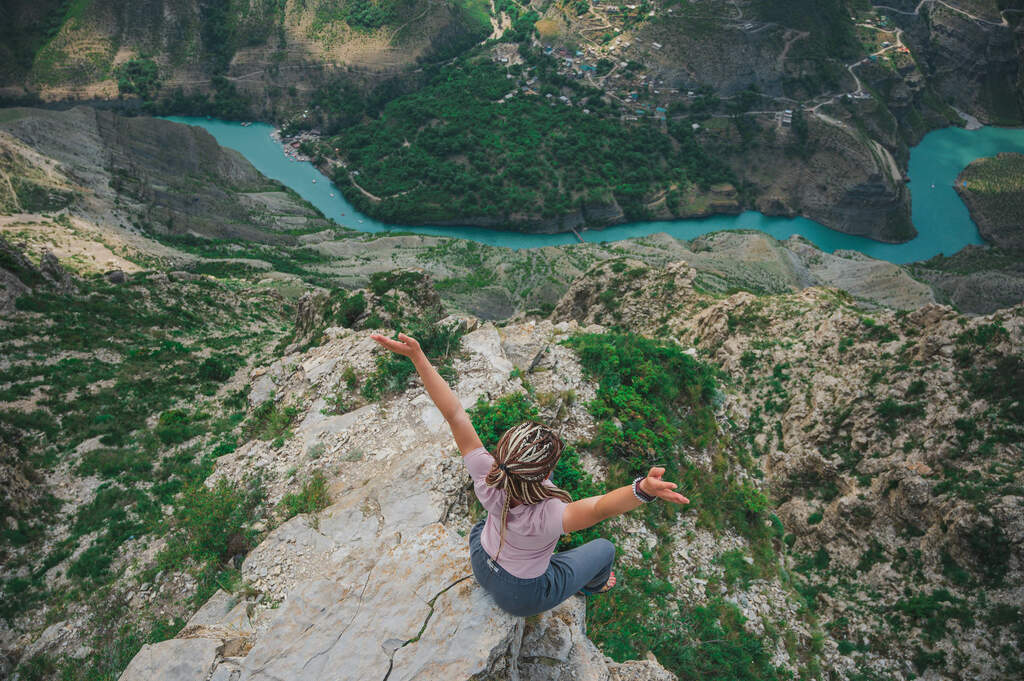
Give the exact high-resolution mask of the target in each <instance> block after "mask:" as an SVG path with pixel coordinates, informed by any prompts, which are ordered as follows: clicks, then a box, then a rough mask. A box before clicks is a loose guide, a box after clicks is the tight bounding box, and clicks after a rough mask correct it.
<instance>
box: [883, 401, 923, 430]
mask: <svg viewBox="0 0 1024 681" xmlns="http://www.w3.org/2000/svg"><path fill="white" fill-rule="evenodd" d="M875 413H876V414H878V416H879V417H880V418H881V423H879V427H880V428H881V429H882V430H883V431H885V432H886V433H888V434H889V435H895V434H896V432H897V430H898V429H899V426H900V423H901V422H902V421H904V420H906V419H912V418H921V417H922V416H924V403H922V402H897V401H896V400H894V399H893V398H891V397H887V398H885V400H884V401H883V402H882V403H881V404H879V405H878V406H877V407H875Z"/></svg>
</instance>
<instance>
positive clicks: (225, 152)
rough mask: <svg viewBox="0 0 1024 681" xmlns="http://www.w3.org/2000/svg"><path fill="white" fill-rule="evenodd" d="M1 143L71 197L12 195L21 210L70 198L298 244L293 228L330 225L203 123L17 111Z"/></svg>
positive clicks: (81, 205) (179, 226)
mask: <svg viewBox="0 0 1024 681" xmlns="http://www.w3.org/2000/svg"><path fill="white" fill-rule="evenodd" d="M0 146H2V147H3V148H5V150H6V153H8V154H9V155H11V157H12V158H15V157H17V158H23V159H32V161H31V162H29V161H24V162H21V163H20V165H21V166H28V167H29V168H30V169H32V172H34V173H36V174H42V175H43V176H45V177H48V178H49V180H48V182H49V183H50V184H51V185H53V186H54V187H55V188H56V191H57V192H58V193H57V194H56V195H55V196H57V197H58V198H61V199H62V201H61V202H59V203H57V204H56V205H50V204H53V203H54V201H55V200H56V199H55V198H53V197H51V198H50V199H47V200H46V201H44V203H43V204H41V205H40V206H34V205H33V204H26V205H22V202H21V201H17V202H11V201H8V202H7V205H6V208H7V209H8V210H9V211H12V212H34V211H32V210H30V209H31V208H35V209H36V210H39V209H40V208H42V209H46V208H49V209H51V210H52V209H54V208H60V207H65V206H70V212H71V213H72V214H74V215H80V216H82V217H84V218H87V219H90V220H92V221H95V222H101V223H108V224H111V225H112V226H116V227H128V226H129V225H132V226H134V227H135V228H136V229H141V230H144V231H151V232H154V233H156V234H160V235H171V236H182V235H187V234H192V235H198V236H207V237H217V238H234V239H241V240H246V241H259V242H270V243H296V242H297V241H296V238H295V237H294V236H292V235H289V234H281V233H280V232H281V231H283V230H293V229H295V228H308V229H310V231H315V230H317V229H320V228H323V227H325V226H327V224H328V223H327V222H326V221H325V220H323V219H322V217H321V216H320V215H319V214H318V213H317V212H316V211H315V210H314V209H313V208H312V207H310V206H308V205H307V204H303V203H301V202H300V201H299V200H297V199H295V198H294V197H293V196H292V195H291V194H289V193H287V192H286V191H284V189H283V187H281V185H280V184H278V183H275V182H272V181H269V180H267V179H266V178H265V177H263V176H262V175H261V174H260V173H259V172H258V171H257V170H256V169H255V168H253V167H252V165H251V164H250V163H249V162H248V161H246V160H245V159H244V158H243V157H242V156H241V154H239V153H238V152H236V151H233V150H231V149H225V148H223V147H221V146H220V145H218V144H217V142H216V140H214V139H213V137H212V136H211V135H210V134H209V133H207V132H206V131H205V130H202V129H200V128H194V127H190V126H185V125H180V124H178V123H171V122H170V121H164V120H160V119H153V118H125V117H122V116H117V115H115V114H113V113H111V112H109V111H101V110H97V109H92V108H87V107H77V108H74V109H71V110H69V111H61V112H57V111H44V110H37V109H13V110H10V112H9V115H8V117H7V119H6V121H5V122H4V123H0ZM15 176H16V177H18V176H23V173H21V172H18V173H16V174H15ZM27 177H29V178H31V174H28V175H27ZM37 184H39V183H37ZM39 186H45V183H43V184H40V185H39ZM52 191H53V190H51V193H52ZM22 194H24V192H22Z"/></svg>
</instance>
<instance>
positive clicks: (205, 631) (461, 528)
mask: <svg viewBox="0 0 1024 681" xmlns="http://www.w3.org/2000/svg"><path fill="white" fill-rule="evenodd" d="M576 328H577V327H576V325H574V324H566V325H560V326H558V327H555V326H552V325H551V324H545V325H543V326H541V327H536V328H529V330H527V329H517V330H515V331H511V332H509V333H507V334H505V337H506V339H507V340H503V334H502V333H499V331H498V330H497V329H496V328H495V327H493V326H491V325H487V326H484V327H481V328H478V329H476V330H473V331H471V332H470V333H468V334H467V335H466V336H464V337H463V339H462V347H463V349H464V351H465V354H464V356H463V358H462V359H461V360H460V361H458V362H457V363H456V368H457V371H458V375H459V379H458V382H457V386H456V387H457V391H458V393H459V395H460V398H461V399H462V401H463V402H464V403H465V404H467V406H468V405H471V404H472V403H473V402H474V401H475V400H476V398H477V397H485V396H486V395H495V396H497V395H499V394H502V393H505V392H507V391H509V390H510V389H514V388H515V387H516V384H517V382H518V379H513V378H510V372H511V371H512V370H513V369H514V368H515V367H516V365H517V364H520V365H521V362H522V361H523V358H526V361H527V362H528V361H529V358H530V357H532V353H534V352H535V350H536V349H538V348H543V347H546V346H547V345H548V343H550V342H555V341H557V340H558V339H559V338H564V337H565V336H566V335H567V334H568V333H570V332H572V331H573V330H575V329H576ZM523 331H527V333H526V334H523ZM517 332H518V334H519V335H517ZM374 347H375V344H374V343H373V341H371V340H370V339H369V337H368V334H366V333H355V332H352V331H350V330H348V329H341V328H333V329H328V330H327V338H326V342H324V343H323V344H322V345H319V346H317V347H314V348H312V349H310V350H307V351H305V352H303V353H294V354H290V355H286V356H285V357H283V358H281V360H279V361H278V362H275V363H274V364H273V365H271V366H269V367H265V368H261V369H260V370H258V371H255V372H254V381H253V389H252V392H251V393H250V400H251V401H252V402H253V403H254V404H258V403H262V401H263V400H264V399H271V400H278V401H280V403H281V404H289V405H293V406H295V407H297V408H298V412H299V413H298V415H297V416H296V424H295V426H294V427H293V429H292V433H291V436H290V437H289V438H288V439H287V441H286V442H285V443H284V444H283V446H282V447H280V448H275V447H274V446H273V445H271V444H270V443H268V442H261V441H259V440H254V441H251V442H248V443H246V444H245V445H243V446H242V447H241V448H239V449H238V450H236V451H235V452H233V453H231V454H229V455H227V456H225V457H222V458H221V459H219V461H218V463H217V469H216V471H215V473H214V475H213V478H211V481H212V480H213V479H214V478H219V477H222V476H223V477H226V478H227V479H229V480H241V479H243V478H244V476H246V475H248V474H251V473H252V472H253V471H261V475H262V476H263V477H264V479H265V480H266V481H267V482H268V483H270V487H269V488H268V494H269V495H270V498H271V499H276V498H280V497H281V495H282V494H283V493H284V492H285V491H287V489H288V487H289V483H288V481H287V479H283V478H279V472H280V471H282V470H285V469H288V468H295V469H297V470H296V472H295V475H296V476H297V477H298V478H302V477H304V476H305V475H306V474H307V473H308V471H311V470H326V471H331V477H330V482H329V491H330V494H331V496H332V497H333V499H334V503H333V504H332V505H330V506H328V507H327V508H325V509H324V510H322V511H320V512H318V513H314V514H301V515H298V516H296V517H294V518H292V519H291V520H288V521H287V522H285V523H283V524H282V525H280V526H279V527H277V528H276V529H275V530H273V531H272V532H270V533H269V534H268V535H267V536H266V538H265V539H264V540H263V541H262V542H261V543H260V544H259V545H258V546H257V547H256V548H254V549H253V550H252V551H251V552H250V553H249V554H248V555H247V556H246V557H245V560H244V562H243V563H242V567H241V573H242V576H243V578H244V580H245V581H246V583H248V584H250V585H251V587H250V590H249V595H248V596H242V597H239V596H235V597H230V596H229V595H228V594H225V593H223V592H218V593H217V594H216V595H215V596H214V597H213V598H212V599H211V600H210V601H208V602H207V603H206V604H205V605H204V606H203V607H202V608H201V609H200V610H199V611H198V612H197V613H195V614H194V615H193V616H192V617H191V618H190V619H189V621H188V622H187V623H186V624H185V626H184V628H183V629H182V630H181V631H180V632H179V633H178V636H177V637H176V638H175V639H171V640H169V641H165V642H163V643H159V644H156V645H153V646H147V647H144V648H143V649H142V650H141V651H140V652H139V654H138V655H137V656H136V657H135V659H134V660H133V661H132V663H131V664H130V665H129V666H128V668H127V669H126V670H125V672H124V674H123V675H122V676H121V679H122V681H135V680H136V679H137V680H139V681H142V680H143V679H147V678H152V675H153V674H156V675H158V676H159V675H162V674H169V673H170V670H172V669H177V668H178V666H181V665H187V667H188V670H187V673H184V674H183V676H181V678H196V679H199V678H202V679H205V678H207V676H206V675H208V674H211V673H212V674H213V676H212V677H210V678H217V679H220V678H224V679H228V678H231V679H282V680H283V679H293V678H297V677H299V676H302V675H306V674H308V675H310V677H311V678H326V677H328V676H330V677H331V678H338V679H353V680H356V679H360V680H361V679H368V678H387V679H410V680H411V679H438V680H441V679H463V678H488V679H522V680H528V679H529V680H537V681H540V680H542V679H551V680H554V679H593V680H595V681H596V680H598V679H601V680H613V679H623V680H625V679H635V680H637V681H642V680H643V681H646V680H650V681H671V680H672V679H674V678H675V676H674V675H672V674H670V673H668V672H666V671H665V670H664V669H663V668H661V667H660V665H658V664H657V663H656V662H654V661H651V660H644V661H633V662H627V663H625V664H618V663H615V662H612V661H611V660H610V659H608V658H606V657H605V656H604V655H603V654H602V653H601V652H600V651H598V649H597V648H596V647H595V646H594V644H593V643H592V642H591V641H590V640H589V639H587V638H586V634H585V624H584V616H585V608H584V604H583V599H582V598H576V597H574V598H573V599H570V601H568V602H567V603H565V604H564V605H563V606H561V607H559V608H557V609H555V610H553V611H551V612H549V613H546V614H545V615H543V616H541V617H539V618H529V619H527V620H523V619H522V618H514V617H511V616H509V615H507V614H505V613H503V612H501V611H500V610H499V609H498V608H497V607H496V606H495V605H494V604H493V601H491V600H490V597H489V596H487V594H486V593H485V592H483V591H482V590H481V589H480V587H479V586H478V585H477V584H476V582H475V580H474V578H473V576H472V572H471V568H470V565H469V551H468V544H467V531H468V529H469V527H470V525H471V523H472V520H471V517H470V515H469V513H470V504H469V495H470V494H471V492H470V491H469V490H468V489H467V487H466V484H465V483H466V478H465V471H464V468H463V465H462V462H461V460H460V457H459V455H458V452H457V451H454V450H453V447H452V442H451V435H450V432H449V431H448V428H447V426H446V424H445V423H444V419H443V418H442V416H441V414H440V413H439V412H438V411H437V410H436V409H435V408H434V407H433V405H432V404H431V403H430V401H429V398H428V397H427V396H426V394H425V393H424V392H423V390H422V389H416V388H414V389H413V390H412V391H411V392H409V393H403V394H402V395H400V396H399V397H398V398H397V399H388V400H387V401H386V402H382V403H381V404H374V403H371V404H366V405H365V406H361V407H359V408H356V409H353V410H350V411H345V412H344V413H334V410H332V409H330V402H329V401H328V400H329V398H330V397H331V395H332V394H333V391H334V390H335V389H337V386H340V385H342V384H343V383H344V375H345V372H346V370H354V371H355V372H356V373H357V374H358V375H360V376H367V375H369V374H370V373H372V371H373V367H374V356H375V351H374ZM510 355H511V357H512V358H514V359H515V361H516V364H514V363H513V361H512V360H510V358H509V356H510ZM571 357H572V355H571V352H570V351H569V350H567V349H565V348H558V347H555V348H552V354H551V355H550V356H549V357H548V359H547V363H551V364H552V365H558V366H559V367H560V368H559V370H558V373H557V375H553V376H551V377H550V380H549V381H545V383H551V384H552V386H553V387H559V388H561V389H566V388H567V387H568V386H576V387H578V388H579V389H580V394H581V396H583V395H586V394H588V392H589V389H588V388H587V387H586V386H585V385H583V380H582V376H581V374H580V369H579V367H578V365H575V362H574V361H573V360H572V358H571ZM523 368H524V369H525V368H527V367H526V366H523ZM586 418H587V417H586V415H585V414H583V413H578V414H577V413H574V414H572V415H571V416H569V417H568V419H567V420H566V422H565V423H563V427H564V428H565V430H566V431H567V432H576V431H577V430H578V429H579V428H580V427H581V426H582V425H583V424H582V423H580V420H581V419H582V420H585V419H586ZM139 597H141V594H140V596H139Z"/></svg>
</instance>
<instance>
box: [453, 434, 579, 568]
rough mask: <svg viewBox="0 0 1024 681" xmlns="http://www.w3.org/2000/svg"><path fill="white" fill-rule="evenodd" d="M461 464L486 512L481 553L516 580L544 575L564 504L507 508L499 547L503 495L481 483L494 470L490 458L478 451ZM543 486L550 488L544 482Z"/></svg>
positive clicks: (558, 533) (553, 502) (556, 501)
mask: <svg viewBox="0 0 1024 681" xmlns="http://www.w3.org/2000/svg"><path fill="white" fill-rule="evenodd" d="M463 460H464V461H465V462H466V468H467V469H469V474H470V477H472V478H473V488H474V491H475V492H476V496H477V498H478V499H479V500H480V503H481V504H483V507H484V508H485V509H486V510H487V522H486V524H485V525H484V530H483V533H482V535H481V537H480V543H481V544H482V545H483V548H484V550H485V551H486V552H487V554H488V555H489V556H491V558H493V557H494V556H495V555H498V561H497V562H498V564H499V565H501V567H503V568H505V570H507V571H508V572H509V573H511V574H513V575H515V576H516V577H520V578H522V579H530V578H532V577H537V576H539V575H542V574H544V571H545V570H546V569H547V567H548V563H549V562H550V560H551V554H552V552H553V551H554V550H555V545H556V544H557V543H558V538H559V537H560V536H561V535H562V516H563V515H564V513H565V507H566V506H567V504H566V503H565V502H564V501H562V500H561V499H554V498H552V499H545V500H544V501H541V502H540V503H536V504H521V505H519V506H515V507H514V508H509V510H508V514H507V517H506V520H505V537H504V544H502V543H501V511H502V507H503V506H504V504H505V492H504V491H503V490H501V489H499V488H497V487H491V486H489V485H488V484H487V483H486V482H485V481H484V478H486V477H487V473H488V472H489V471H490V470H491V468H492V467H493V466H494V457H492V456H491V455H490V454H489V453H488V452H487V450H486V449H484V448H483V447H480V448H478V449H475V450H473V451H471V452H468V453H467V454H466V455H465V457H464V459H463ZM544 484H546V485H551V483H549V482H548V481H546V480H545V481H544ZM551 486H552V487H554V485H551ZM499 545H501V553H500V555H499V554H498V548H499Z"/></svg>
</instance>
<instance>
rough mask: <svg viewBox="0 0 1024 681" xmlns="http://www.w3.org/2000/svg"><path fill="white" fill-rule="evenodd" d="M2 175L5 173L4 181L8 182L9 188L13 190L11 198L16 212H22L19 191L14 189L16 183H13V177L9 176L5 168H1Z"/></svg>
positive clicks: (0, 173)
mask: <svg viewBox="0 0 1024 681" xmlns="http://www.w3.org/2000/svg"><path fill="white" fill-rule="evenodd" d="M0 175H3V178H4V182H5V183H6V184H7V189H8V190H10V192H11V200H12V201H14V208H15V209H16V210H15V212H16V213H20V212H21V201H19V200H18V192H16V191H14V184H13V183H11V178H9V177H8V176H7V173H5V172H4V169H3V168H0Z"/></svg>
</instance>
